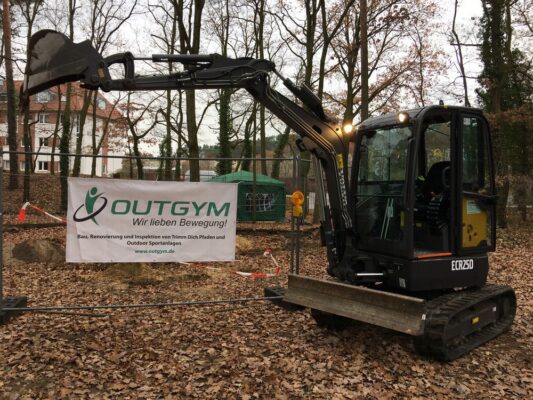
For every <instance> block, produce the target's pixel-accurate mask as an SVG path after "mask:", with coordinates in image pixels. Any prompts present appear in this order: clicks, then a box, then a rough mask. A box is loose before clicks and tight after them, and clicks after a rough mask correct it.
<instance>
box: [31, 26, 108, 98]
mask: <svg viewBox="0 0 533 400" xmlns="http://www.w3.org/2000/svg"><path fill="white" fill-rule="evenodd" d="M29 54H30V57H29V60H28V64H27V66H26V74H25V79H24V86H23V88H22V99H21V101H22V102H23V104H24V103H26V104H27V99H28V96H30V95H32V94H34V93H37V92H40V91H42V90H45V89H48V88H50V87H52V86H55V85H59V84H61V83H66V82H73V81H78V80H81V81H82V83H84V84H85V85H86V86H89V87H90V86H91V82H92V83H94V86H95V88H96V87H98V82H99V76H98V74H101V73H102V72H103V69H101V70H100V71H99V70H98V67H99V66H100V64H101V62H102V61H103V58H102V56H101V55H100V54H99V53H98V52H97V51H96V50H95V49H94V48H93V46H92V45H91V42H90V41H89V40H86V41H84V42H81V43H74V42H72V40H70V39H69V38H68V37H67V36H65V35H63V34H62V33H59V32H55V31H51V30H42V31H39V32H37V33H35V34H34V35H33V36H32V37H31V39H30V43H29ZM100 78H102V77H100Z"/></svg>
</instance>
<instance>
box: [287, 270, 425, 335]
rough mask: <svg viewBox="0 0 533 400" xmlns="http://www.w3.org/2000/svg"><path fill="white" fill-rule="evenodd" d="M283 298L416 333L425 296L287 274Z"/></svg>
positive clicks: (421, 321) (421, 323)
mask: <svg viewBox="0 0 533 400" xmlns="http://www.w3.org/2000/svg"><path fill="white" fill-rule="evenodd" d="M283 301H285V302H288V303H293V304H298V305H300V306H305V307H309V308H311V309H314V310H319V311H323V312H326V313H330V314H335V315H340V316H342V317H347V318H351V319H354V320H357V321H363V322H366V323H369V324H373V325H378V326H381V327H384V328H388V329H392V330H395V331H399V332H403V333H407V334H409V335H414V336H418V335H421V334H422V333H423V332H424V319H425V315H426V314H425V313H426V304H425V300H423V299H419V298H417V297H410V296H404V295H400V294H396V293H389V292H384V291H381V290H375V289H369V288H366V287H362V286H353V285H348V284H345V283H340V282H335V281H328V280H323V279H316V278H310V277H305V276H301V275H292V274H290V275H289V284H288V287H287V291H286V293H285V296H284V297H283Z"/></svg>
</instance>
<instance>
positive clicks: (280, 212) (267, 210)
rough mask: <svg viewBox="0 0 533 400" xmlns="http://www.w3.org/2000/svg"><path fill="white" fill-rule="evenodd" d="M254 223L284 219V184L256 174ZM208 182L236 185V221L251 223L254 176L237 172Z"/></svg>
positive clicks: (246, 172)
mask: <svg viewBox="0 0 533 400" xmlns="http://www.w3.org/2000/svg"><path fill="white" fill-rule="evenodd" d="M255 177H256V179H255V185H256V186H255V221H283V220H284V219H285V183H283V182H281V181H278V180H277V179H274V178H271V177H269V176H266V175H261V174H256V176H255ZM209 182H228V183H238V184H239V189H238V195H237V221H239V222H244V221H253V220H254V213H253V194H254V190H253V185H254V174H253V173H252V172H249V171H237V172H232V173H231V174H226V175H221V176H217V177H215V178H212V179H210V180H209Z"/></svg>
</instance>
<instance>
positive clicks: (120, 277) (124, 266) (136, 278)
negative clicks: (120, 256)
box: [99, 263, 165, 286]
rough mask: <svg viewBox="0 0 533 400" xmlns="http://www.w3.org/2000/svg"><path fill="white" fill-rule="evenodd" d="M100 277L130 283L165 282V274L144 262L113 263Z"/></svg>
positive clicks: (140, 284)
mask: <svg viewBox="0 0 533 400" xmlns="http://www.w3.org/2000/svg"><path fill="white" fill-rule="evenodd" d="M99 278H100V279H102V280H106V281H110V282H113V281H121V282H125V283H128V284H130V285H139V286H145V285H154V284H158V283H161V282H163V280H164V279H165V274H164V273H163V272H162V271H161V270H156V269H154V268H152V267H150V266H149V265H148V264H144V263H121V264H112V265H110V266H109V267H108V268H107V269H106V270H104V271H102V273H101V274H100V276H99Z"/></svg>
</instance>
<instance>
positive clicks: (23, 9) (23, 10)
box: [14, 0, 44, 202]
mask: <svg viewBox="0 0 533 400" xmlns="http://www.w3.org/2000/svg"><path fill="white" fill-rule="evenodd" d="M43 3H44V1H43V0H32V1H30V0H17V1H15V2H14V4H15V5H16V6H17V7H18V9H19V11H20V14H21V15H22V18H23V19H24V21H25V22H26V59H29V58H30V54H29V48H30V46H29V43H30V38H31V35H32V34H33V27H34V24H35V19H36V18H37V15H38V14H39V13H40V11H41V7H42V5H43ZM31 125H32V124H31V123H30V109H29V107H26V109H25V110H24V116H23V142H24V152H25V153H26V155H25V157H24V184H23V186H24V190H23V195H22V201H23V202H26V201H29V200H30V172H31V170H32V158H31V156H28V153H29V152H30V151H31Z"/></svg>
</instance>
